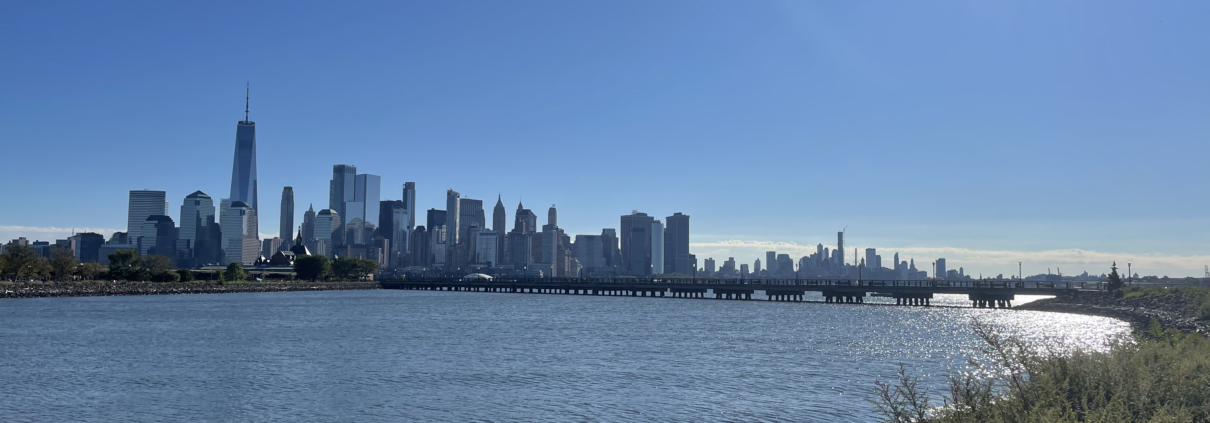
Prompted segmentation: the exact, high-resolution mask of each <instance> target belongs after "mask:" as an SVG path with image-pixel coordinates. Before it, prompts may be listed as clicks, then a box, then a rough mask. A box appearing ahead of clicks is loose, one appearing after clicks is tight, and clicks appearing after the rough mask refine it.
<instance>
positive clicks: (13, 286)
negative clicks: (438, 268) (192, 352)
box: [0, 281, 381, 299]
mask: <svg viewBox="0 0 1210 423" xmlns="http://www.w3.org/2000/svg"><path fill="white" fill-rule="evenodd" d="M370 289H381V286H380V285H379V283H378V282H280V283H279V282H269V283H226V284H222V285H220V284H218V283H212V282H127V281H122V282H111V281H86V282H63V283H60V282H50V283H37V284H30V283H0V299H3V298H59V297H114V296H131V295H173V294H229V293H242V292H297V291H352V290H370Z"/></svg>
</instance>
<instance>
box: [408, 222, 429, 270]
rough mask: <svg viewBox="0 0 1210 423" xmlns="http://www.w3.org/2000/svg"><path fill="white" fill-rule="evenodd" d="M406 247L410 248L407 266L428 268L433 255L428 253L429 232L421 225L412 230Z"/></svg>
mask: <svg viewBox="0 0 1210 423" xmlns="http://www.w3.org/2000/svg"><path fill="white" fill-rule="evenodd" d="M409 238H410V239H409V240H408V245H410V246H411V251H410V252H409V253H408V265H409V266H422V267H428V266H430V265H432V264H433V255H432V253H431V252H430V251H429V244H430V241H429V232H428V230H426V229H425V228H424V226H423V225H421V226H417V227H416V228H415V229H412V233H411V234H410V235H409Z"/></svg>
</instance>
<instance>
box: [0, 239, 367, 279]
mask: <svg viewBox="0 0 1210 423" xmlns="http://www.w3.org/2000/svg"><path fill="white" fill-rule="evenodd" d="M108 258H109V266H103V265H101V264H98V263H80V261H79V260H78V259H76V256H75V255H74V254H72V252H71V251H70V250H68V249H66V248H61V247H54V248H52V249H51V254H50V257H49V258H47V257H39V256H38V254H37V253H36V252H35V251H34V249H33V248H31V247H28V246H21V245H9V246H6V247H5V250H4V253H2V254H0V279H4V280H16V281H34V280H41V281H61V282H66V281H73V280H123V281H141V282H189V281H192V280H194V279H195V276H196V275H195V274H194V272H193V271H191V270H189V269H177V268H176V263H174V262H173V261H172V259H171V258H169V257H167V256H163V255H155V254H152V255H146V256H142V257H140V256H139V254H138V251H135V250H130V249H127V250H117V251H115V252H113V253H112V254H109V256H108ZM377 270H378V262H376V261H374V260H368V259H361V258H349V257H337V258H336V259H335V260H329V259H328V258H327V257H324V256H302V257H299V258H297V259H296V260H295V262H294V271H295V273H296V275H297V276H296V277H297V278H298V279H302V280H308V281H327V280H341V281H345V280H362V279H365V278H366V276H367V275H370V274H373V273H374V272H376V271H377ZM217 277H218V281H219V282H220V283H221V282H237V281H246V280H248V278H249V277H250V275H249V274H248V272H247V271H246V270H244V268H243V266H240V265H239V263H231V264H229V265H227V268H226V269H225V270H223V271H220V272H218V274H217Z"/></svg>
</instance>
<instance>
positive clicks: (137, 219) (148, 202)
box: [126, 190, 168, 254]
mask: <svg viewBox="0 0 1210 423" xmlns="http://www.w3.org/2000/svg"><path fill="white" fill-rule="evenodd" d="M164 199H165V193H164V191H151V190H138V191H130V201H129V203H128V206H127V209H126V234H127V236H128V237H129V239H130V243H131V244H135V245H139V240H140V239H141V238H142V237H143V227H144V223H146V222H147V218H148V217H151V216H167V215H168V202H167V201H165V200H164ZM148 236H150V237H153V238H154V237H155V234H154V233H151V234H148ZM147 241H148V243H151V242H154V240H152V239H148V240H147ZM145 252H146V248H139V253H140V254H145Z"/></svg>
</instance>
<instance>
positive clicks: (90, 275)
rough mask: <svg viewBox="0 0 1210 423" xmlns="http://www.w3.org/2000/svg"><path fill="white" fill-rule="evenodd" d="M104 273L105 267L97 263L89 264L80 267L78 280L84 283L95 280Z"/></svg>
mask: <svg viewBox="0 0 1210 423" xmlns="http://www.w3.org/2000/svg"><path fill="white" fill-rule="evenodd" d="M104 272H105V266H102V265H100V264H97V263H91V262H89V263H84V264H81V265H80V278H81V279H83V280H86V281H90V280H95V279H97V276H100V275H101V273H104Z"/></svg>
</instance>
